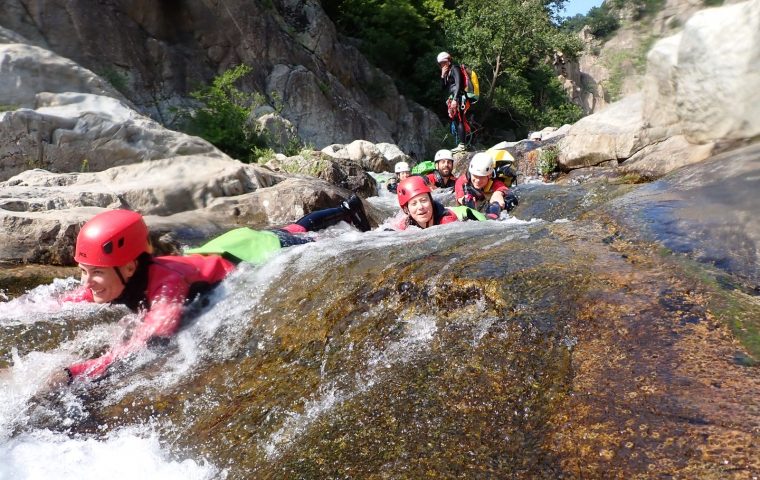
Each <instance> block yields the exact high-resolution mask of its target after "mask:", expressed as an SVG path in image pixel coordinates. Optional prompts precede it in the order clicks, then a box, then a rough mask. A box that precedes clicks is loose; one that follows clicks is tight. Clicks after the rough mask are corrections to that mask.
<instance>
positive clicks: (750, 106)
mask: <svg viewBox="0 0 760 480" xmlns="http://www.w3.org/2000/svg"><path fill="white" fill-rule="evenodd" d="M726 25H731V28H726ZM668 49H670V54H663V55H660V56H657V57H653V58H652V59H651V62H650V65H652V66H653V67H655V68H657V67H659V68H662V67H663V63H664V66H665V67H668V66H670V67H671V68H670V70H671V71H673V72H674V73H673V74H672V77H671V78H672V81H671V85H672V89H671V88H664V89H663V90H660V89H656V90H654V93H653V94H652V96H651V100H650V104H649V107H648V110H649V111H651V112H655V111H660V110H662V111H664V112H666V113H665V115H667V116H669V117H670V118H663V117H664V116H665V115H663V117H660V118H658V120H659V122H658V123H656V124H654V125H653V126H654V127H656V126H667V125H668V120H670V119H672V118H674V117H675V119H676V122H677V123H679V124H680V125H681V126H682V128H683V133H684V135H685V136H686V138H687V139H688V140H689V141H690V142H692V143H706V142H710V141H714V140H718V139H721V140H738V139H744V138H752V137H754V136H757V135H760V68H758V65H760V1H758V0H753V1H750V2H745V3H740V4H736V5H731V6H727V7H722V8H716V9H709V10H703V11H701V12H698V13H696V14H695V15H694V16H693V17H692V18H691V20H689V22H688V23H687V24H686V25H685V26H684V30H683V32H682V33H681V34H680V35H678V36H676V37H675V38H673V39H671V40H669V41H667V42H666V43H665V44H663V45H662V46H661V50H668ZM674 50H675V51H674ZM674 57H675V58H676V59H677V63H676V64H675V65H673V64H672V63H670V62H669V61H672V60H673V59H674ZM657 60H661V61H662V63H659V64H658V62H657ZM658 85H659V86H660V87H662V85H663V82H660V83H659V84H658ZM671 93H675V95H673V96H670V95H671Z"/></svg>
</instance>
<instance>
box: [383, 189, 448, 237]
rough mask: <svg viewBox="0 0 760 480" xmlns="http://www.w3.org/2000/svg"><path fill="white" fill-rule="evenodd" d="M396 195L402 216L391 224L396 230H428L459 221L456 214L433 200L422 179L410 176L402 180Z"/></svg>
mask: <svg viewBox="0 0 760 480" xmlns="http://www.w3.org/2000/svg"><path fill="white" fill-rule="evenodd" d="M397 193H398V204H399V206H400V207H401V210H402V212H403V215H402V216H401V217H398V218H396V219H395V220H393V221H392V222H391V225H392V226H393V228H394V229H396V230H406V228H407V227H408V226H410V225H413V226H415V227H418V228H428V227H432V226H433V225H443V224H445V223H451V222H456V221H457V220H459V218H458V217H457V215H456V213H454V212H453V211H452V210H449V209H448V208H446V207H444V206H443V205H441V204H440V203H439V202H437V201H435V200H433V196H432V195H431V193H430V187H429V186H428V185H427V183H426V182H425V179H424V178H422V177H419V176H412V177H409V178H407V179H405V180H402V181H401V182H400V183H399V184H398V189H397Z"/></svg>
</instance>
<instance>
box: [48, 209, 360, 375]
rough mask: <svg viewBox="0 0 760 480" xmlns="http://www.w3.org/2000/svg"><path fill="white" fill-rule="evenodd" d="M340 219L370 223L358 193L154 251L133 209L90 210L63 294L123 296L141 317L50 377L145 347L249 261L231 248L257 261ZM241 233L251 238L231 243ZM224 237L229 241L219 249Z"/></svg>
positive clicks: (101, 367)
mask: <svg viewBox="0 0 760 480" xmlns="http://www.w3.org/2000/svg"><path fill="white" fill-rule="evenodd" d="M341 220H346V221H348V222H350V223H353V224H354V225H355V226H357V228H359V229H360V230H362V231H366V230H369V228H370V227H369V223H368V221H367V217H366V214H365V213H364V209H363V207H362V205H361V200H360V199H358V198H357V197H355V196H354V197H352V198H350V199H349V200H348V201H346V202H344V203H343V204H342V205H341V206H340V207H336V208H329V209H325V210H319V211H316V212H312V213H310V214H308V215H306V216H304V217H303V218H301V219H300V220H299V221H298V222H296V223H295V224H292V225H288V226H287V227H285V228H283V229H281V230H276V231H256V230H251V229H247V228H241V229H237V230H233V231H232V232H228V234H225V235H222V236H221V237H219V238H218V239H215V240H213V241H212V242H209V243H208V244H207V245H212V247H211V248H210V249H209V248H207V247H205V246H204V247H201V248H199V249H197V250H202V251H203V252H204V253H205V254H203V255H200V254H191V255H184V256H162V257H154V256H152V255H151V251H152V249H151V246H150V241H149V234H148V227H147V226H146V224H145V221H144V220H143V217H142V216H141V215H140V214H139V213H137V212H132V211H129V210H110V211H107V212H104V213H101V214H99V215H96V216H95V217H93V218H92V219H91V220H90V221H88V222H87V223H86V224H85V225H84V226H83V227H82V229H81V230H80V232H79V235H78V236H77V242H76V251H75V254H74V259H75V260H76V261H77V262H78V264H79V269H80V272H81V278H82V282H81V286H80V287H79V288H78V289H76V290H74V291H73V292H70V293H68V294H66V295H64V296H63V297H62V298H61V300H62V301H64V302H93V303H103V304H105V303H121V304H124V305H126V306H127V307H128V308H129V309H131V310H133V311H135V312H140V313H144V317H143V318H142V321H141V322H139V323H137V325H136V326H135V328H134V329H133V331H132V333H131V335H130V337H129V339H128V340H126V341H124V342H122V343H119V344H117V345H114V346H112V347H111V349H110V350H108V351H107V352H106V353H105V354H104V355H102V356H100V357H98V358H94V359H91V360H85V361H82V362H77V363H75V364H73V365H70V366H69V367H68V368H66V369H64V370H63V371H62V372H60V373H59V374H57V375H54V376H53V378H51V379H50V382H49V383H50V384H51V385H58V384H61V383H64V382H66V381H71V380H73V379H95V378H98V377H101V376H102V375H103V374H104V373H106V371H107V370H108V367H109V366H110V365H111V364H112V363H113V362H115V361H116V360H118V359H120V358H124V357H126V356H127V355H129V354H131V353H134V352H136V351H138V350H141V349H143V348H145V347H146V346H147V344H148V342H149V341H151V340H153V339H160V338H167V337H170V336H172V335H174V334H175V333H176V331H177V329H178V328H179V326H180V324H181V321H182V317H183V314H184V313H185V306H186V305H187V304H188V303H189V302H190V301H192V300H194V299H195V298H196V297H197V296H198V295H200V294H203V293H206V292H208V291H210V290H211V289H212V288H214V287H215V286H216V285H217V284H219V282H221V281H222V280H223V279H224V278H225V277H226V276H227V275H229V273H230V272H232V271H233V270H234V269H235V265H236V263H238V262H239V261H243V260H245V261H253V260H250V259H249V258H248V257H246V256H244V255H242V254H238V255H236V253H237V252H238V251H241V252H245V254H246V255H252V258H253V259H254V260H261V261H263V260H265V259H266V258H267V256H268V255H269V254H271V253H272V252H274V251H276V250H279V249H280V248H283V247H287V246H290V245H296V244H300V243H306V242H308V241H311V239H309V238H308V237H304V236H299V235H297V234H298V233H303V232H307V231H313V230H319V229H321V228H325V227H327V226H330V225H334V224H335V223H337V222H339V221H341ZM224 238H230V239H231V241H227V242H226V244H225V242H224V241H221V242H220V241H219V240H220V239H224ZM241 240H242V241H247V242H248V243H249V244H248V245H243V247H245V248H239V249H238V250H236V249H235V248H236V247H239V246H240V245H241ZM252 243H255V245H253V247H252V245H251V244H252ZM225 245H227V246H232V248H231V249H225ZM204 248H205V250H204ZM229 250H231V252H230V251H229ZM214 253H218V254H214Z"/></svg>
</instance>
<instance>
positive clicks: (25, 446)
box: [0, 427, 227, 480]
mask: <svg viewBox="0 0 760 480" xmlns="http://www.w3.org/2000/svg"><path fill="white" fill-rule="evenodd" d="M48 478H55V479H60V480H67V479H77V480H87V479H93V480H95V479H97V480H100V479H103V478H109V479H114V480H119V479H125V480H127V479H129V480H132V479H135V478H160V479H162V480H171V479H177V480H204V479H225V478H227V473H226V471H224V470H220V469H218V468H217V467H215V466H214V465H212V464H210V463H208V462H206V461H203V460H201V461H195V460H192V459H183V460H180V459H176V458H172V457H171V456H170V455H169V454H167V453H166V452H165V451H164V450H163V449H162V447H161V445H160V443H159V441H158V436H157V435H156V434H155V433H154V432H152V431H143V430H141V429H140V428H138V427H130V428H125V429H121V430H118V431H114V432H111V433H109V434H108V435H107V436H106V437H105V438H104V439H102V440H95V439H89V438H70V437H69V436H67V435H64V434H61V433H55V432H51V431H49V430H36V431H33V432H31V433H28V434H23V435H20V436H18V437H15V438H13V439H12V440H10V441H9V442H7V443H4V444H3V445H0V479H14V480H23V479H29V480H32V479H48Z"/></svg>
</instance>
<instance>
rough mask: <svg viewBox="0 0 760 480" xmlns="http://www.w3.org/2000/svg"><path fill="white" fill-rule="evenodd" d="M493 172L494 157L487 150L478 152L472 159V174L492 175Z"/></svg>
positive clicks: (479, 175) (480, 175)
mask: <svg viewBox="0 0 760 480" xmlns="http://www.w3.org/2000/svg"><path fill="white" fill-rule="evenodd" d="M491 173H493V159H492V158H491V155H489V154H487V153H486V152H480V153H476V154H475V156H474V157H472V160H470V175H477V176H478V177H490V176H491Z"/></svg>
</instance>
